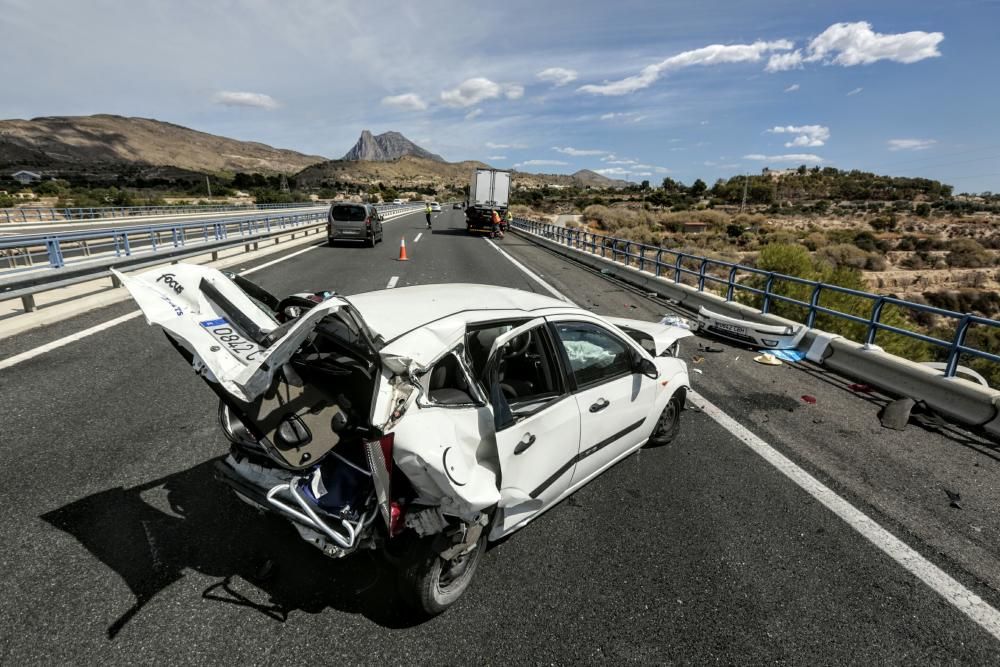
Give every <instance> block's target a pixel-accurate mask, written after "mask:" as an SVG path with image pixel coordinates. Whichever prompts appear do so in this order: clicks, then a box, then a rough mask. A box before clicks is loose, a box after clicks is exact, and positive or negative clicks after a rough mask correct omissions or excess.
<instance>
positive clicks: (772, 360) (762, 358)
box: [753, 352, 781, 366]
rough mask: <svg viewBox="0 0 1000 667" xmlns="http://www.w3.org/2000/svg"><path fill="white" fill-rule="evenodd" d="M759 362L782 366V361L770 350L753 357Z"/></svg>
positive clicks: (766, 364)
mask: <svg viewBox="0 0 1000 667" xmlns="http://www.w3.org/2000/svg"><path fill="white" fill-rule="evenodd" d="M753 360H754V361H756V362H757V363H758V364H764V365H765V366H780V365H781V362H780V361H778V359H777V358H776V357H775V356H774V355H773V354H771V353H770V352H765V353H764V354H760V355H757V356H756V357H754V358H753Z"/></svg>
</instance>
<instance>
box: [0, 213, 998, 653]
mask: <svg viewBox="0 0 1000 667" xmlns="http://www.w3.org/2000/svg"><path fill="white" fill-rule="evenodd" d="M461 220H462V218H461V212H459V211H450V210H446V211H445V212H443V213H441V214H438V215H437V216H436V217H435V223H434V229H433V230H432V231H430V232H428V230H426V229H424V228H423V227H424V223H423V216H422V215H412V216H406V217H403V218H400V219H398V220H395V221H392V222H388V223H386V225H385V242H384V243H383V244H380V245H379V246H377V247H376V248H375V249H367V248H361V247H348V246H344V247H333V248H330V247H326V246H319V247H316V248H314V249H312V250H308V251H306V252H304V253H301V254H299V255H297V256H296V257H294V258H292V259H289V260H288V261H287V262H282V263H278V264H274V265H272V266H269V267H267V268H264V269H262V270H260V271H257V272H255V273H254V274H253V276H252V277H253V279H254V280H256V281H258V282H260V283H261V284H262V285H263V286H265V287H266V288H268V289H270V290H272V291H274V292H278V293H280V292H295V291H307V290H318V289H331V288H332V289H335V290H337V291H338V292H341V293H344V294H351V293H357V292H362V291H367V290H372V289H381V288H384V287H385V286H386V285H387V283H388V282H389V281H390V279H392V278H393V277H396V278H397V280H398V282H397V285H399V286H404V285H411V284H420V283H437V282H480V283H489V284H497V285H505V286H509V287H516V288H521V289H528V290H532V291H543V288H542V287H541V286H540V285H539V284H538V283H537V282H535V281H534V280H533V279H531V278H530V277H528V276H527V275H526V274H524V273H523V272H521V271H519V270H518V269H517V268H515V267H514V265H513V264H512V263H511V262H510V261H509V260H508V259H506V258H505V257H503V256H502V255H501V254H500V253H498V252H497V251H496V250H495V249H494V247H492V246H491V245H490V244H489V243H488V242H487V241H485V240H484V239H482V238H477V237H470V236H467V235H466V234H465V232H464V228H463V227H462V223H461ZM418 234H419V235H420V239H419V241H418V240H416V237H417V235H418ZM404 236H405V238H406V242H407V251H408V254H409V257H410V261H408V262H398V261H396V257H397V255H398V251H399V243H400V238H401V237H404ZM499 245H500V246H501V247H502V248H503V249H504V250H505V251H507V252H509V253H510V254H511V255H513V256H514V257H516V258H518V259H519V261H521V262H522V263H524V264H525V265H527V266H529V267H531V268H532V269H534V270H535V271H537V272H538V273H540V274H542V277H543V278H544V279H545V280H546V281H548V282H549V283H551V284H552V285H553V286H554V287H556V288H557V289H558V290H560V291H562V292H563V293H565V294H566V295H567V296H568V297H569V298H571V299H572V300H574V301H576V302H577V303H579V304H581V305H584V306H586V307H589V308H592V309H593V310H595V311H597V312H600V313H609V314H616V315H624V316H631V317H638V318H644V319H654V318H658V317H659V316H662V314H663V313H664V312H665V305H664V304H661V303H657V302H655V301H650V300H648V299H646V298H645V297H643V296H641V295H638V294H636V293H634V292H631V291H629V290H628V289H625V288H624V287H622V286H619V285H615V284H612V283H609V282H607V281H606V280H605V279H603V278H601V277H600V276H599V275H594V274H593V273H591V272H589V271H585V270H583V269H581V268H579V267H577V266H575V265H573V264H571V263H568V262H566V261H565V260H563V259H561V258H558V257H555V256H553V255H551V254H550V253H547V252H545V251H542V250H540V249H538V248H537V247H535V246H532V245H531V244H530V243H528V242H527V241H525V240H523V239H520V238H518V237H516V236H514V235H508V237H507V238H506V239H504V240H503V241H501V242H500V243H499ZM296 250H301V248H299V249H296ZM272 260H273V257H271V258H267V260H266V261H272ZM263 261H264V260H262V261H261V263H263ZM246 268H251V265H247V267H246ZM132 309H133V308H132V306H131V305H130V304H118V305H116V306H112V307H110V308H107V309H104V310H102V311H95V312H92V313H87V314H85V315H83V316H80V317H78V318H73V319H71V320H68V321H65V322H62V323H60V324H58V325H55V326H52V327H47V328H44V329H40V330H37V331H34V332H31V333H30V334H26V335H23V336H18V337H17V338H16V339H7V340H0V359H2V358H6V357H9V356H10V355H12V354H16V353H18V352H22V351H25V350H26V349H30V348H33V347H36V346H38V345H41V344H44V343H46V342H50V341H53V340H56V339H58V338H61V337H63V336H66V335H69V334H72V333H74V332H76V331H80V330H82V329H84V328H86V327H88V326H91V325H93V324H95V323H97V322H100V321H105V320H108V319H111V318H112V317H116V316H118V315H121V314H124V313H127V312H129V311H130V310H132ZM699 343H701V344H703V345H704V344H709V343H710V344H711V345H713V346H718V347H720V348H721V349H722V350H723V351H722V352H699V350H698V345H699ZM684 354H685V356H688V357H689V358H692V357H694V356H699V357H704V359H703V361H701V362H699V363H697V364H695V363H694V362H693V361H692V366H691V367H692V368H697V369H699V370H702V371H703V373H701V374H695V375H693V383H694V385H695V388H696V389H697V391H699V392H700V393H702V394H703V395H704V396H706V397H707V398H708V399H709V400H711V401H712V402H714V403H715V404H716V405H718V406H720V407H721V408H722V409H723V410H725V411H726V412H727V413H728V414H730V415H731V416H732V417H734V418H735V419H737V420H738V421H740V423H742V424H743V425H744V426H746V427H748V428H750V429H751V430H752V431H753V432H754V433H756V434H757V435H758V436H760V437H761V438H763V439H765V440H767V441H768V442H769V443H771V444H772V445H773V446H774V447H776V448H777V449H779V450H780V451H782V452H783V453H785V454H786V455H788V456H789V457H791V458H792V459H793V460H795V461H796V462H798V463H799V464H800V465H802V466H803V467H805V468H806V469H807V470H809V471H810V472H812V473H813V474H815V475H816V476H817V477H818V478H819V479H821V480H822V481H824V482H825V483H827V484H828V485H829V486H831V487H832V488H833V489H834V490H836V491H837V492H838V493H841V494H842V495H843V496H844V497H845V498H847V499H848V500H850V501H851V502H852V503H854V504H855V505H856V506H857V507H859V508H860V509H862V510H863V511H865V512H866V513H868V514H869V516H871V517H872V518H873V519H875V520H876V521H878V522H879V523H881V524H882V525H883V526H884V527H886V528H888V529H889V530H891V531H892V532H894V533H895V534H896V535H897V536H898V537H900V538H901V539H903V540H904V541H905V542H906V543H907V544H909V545H910V546H911V547H913V548H914V549H916V550H918V551H919V552H920V553H921V554H922V555H924V556H925V557H927V558H929V559H931V560H933V561H934V562H935V563H936V564H938V565H939V566H940V567H942V568H943V569H945V570H946V571H947V572H948V573H949V574H951V575H952V576H954V577H955V578H957V579H958V580H959V581H961V582H962V583H963V584H965V585H966V586H968V587H969V588H971V589H972V590H973V591H975V592H976V593H977V594H979V595H981V596H982V597H983V598H985V599H986V600H987V601H989V602H991V603H992V604H993V605H994V606H996V605H997V604H998V600H997V595H996V591H997V589H998V588H1000V586H998V585H997V582H998V581H1000V577H998V573H1000V568H998V567H997V566H996V557H997V556H996V554H997V536H998V526H997V523H998V522H997V519H996V518H995V517H994V516H993V514H992V511H993V510H994V508H995V507H996V506H997V504H996V502H995V500H996V498H995V496H996V494H997V493H998V489H1000V484H998V483H997V482H998V471H997V469H998V468H1000V463H998V461H997V452H996V451H995V450H994V449H993V448H992V447H991V446H990V445H989V444H988V443H984V442H983V441H979V440H977V439H976V437H975V436H974V435H970V434H967V433H963V432H959V431H955V430H954V429H949V428H944V427H933V428H920V427H917V426H911V427H908V429H907V430H906V431H903V432H898V433H897V432H889V431H885V430H883V429H881V428H880V427H879V425H878V421H877V419H876V417H875V414H876V412H877V408H878V404H879V402H880V400H881V399H880V398H879V397H878V396H877V395H869V394H863V393H857V392H852V391H850V390H849V389H847V388H846V385H847V384H848V382H847V381H846V380H844V379H842V378H837V377H833V376H830V375H829V374H826V373H823V372H822V369H821V368H818V367H812V366H807V367H804V368H792V367H790V366H784V367H778V368H771V367H765V366H759V365H757V364H754V363H753V362H752V361H750V357H752V356H753V355H751V354H750V353H749V352H748V351H747V350H742V349H739V348H735V347H732V346H729V345H724V344H723V345H720V344H719V343H718V342H716V341H706V340H701V339H697V338H694V339H688V340H686V341H685V346H684ZM0 373H2V376H0V401H2V403H0V404H2V405H3V406H4V409H3V412H2V415H3V417H2V427H0V452H2V453H3V455H4V465H3V466H2V467H0V502H2V503H3V505H4V508H5V511H4V512H3V513H2V515H0V536H2V538H3V539H2V540H0V564H2V566H3V568H4V576H3V578H2V580H0V596H2V599H3V601H4V602H3V604H2V606H0V663H3V664H25V663H29V664H30V663H39V662H43V661H45V662H74V663H76V662H85V663H98V662H100V663H116V664H117V663H135V662H153V661H158V662H169V663H196V662H197V663H206V662H213V663H215V662H226V663H237V662H250V663H277V662H288V661H296V662H303V661H308V662H321V663H332V662H335V661H338V662H346V663H349V664H357V663H364V664H372V663H391V664H403V663H418V664H426V663H438V664H441V663H448V664H451V663H462V664H469V663H514V664H521V663H576V662H597V661H607V662H642V663H699V664H701V663H708V662H719V663H730V664H732V663H739V664H756V663H764V662H768V663H774V662H779V663H793V664H803V663H808V664H843V663H864V664H907V665H910V664H924V663H938V662H951V663H953V662H958V663H965V664H997V663H998V662H1000V643H998V642H997V641H996V640H994V639H993V638H992V637H991V636H990V635H989V634H987V633H986V632H985V631H984V630H982V629H981V628H980V627H979V626H978V625H976V624H975V623H973V622H972V621H971V620H969V619H968V618H967V617H966V616H964V615H963V614H962V613H961V612H959V611H958V610H957V609H955V608H954V607H953V606H951V605H949V604H948V603H947V602H945V601H944V599H943V598H941V597H940V596H939V595H938V594H937V593H935V592H934V591H932V590H931V589H930V588H928V587H927V586H925V585H924V584H922V583H921V582H920V581H919V580H917V579H916V578H915V577H914V576H913V575H912V574H910V573H909V572H907V571H906V570H904V569H903V568H902V567H900V566H899V565H897V564H896V563H895V562H894V561H892V560H890V559H889V558H888V557H887V556H885V555H884V554H883V553H882V552H881V551H878V550H877V549H876V548H875V547H873V546H872V545H871V544H870V543H869V542H867V541H866V540H865V539H864V538H863V537H861V536H860V535H859V534H858V533H857V532H855V531H854V530H853V529H852V528H850V527H849V526H848V525H847V524H845V523H844V522H843V521H841V520H840V519H839V518H837V517H836V516H835V515H834V514H832V513H831V512H830V511H828V510H827V509H826V508H824V507H823V506H822V505H820V504H819V503H818V502H817V501H815V500H814V499H813V498H812V497H810V496H809V495H807V494H806V493H805V492H803V491H802V490H801V489H800V488H799V487H797V486H795V485H794V484H792V483H791V482H790V481H788V480H787V479H786V478H785V477H783V476H782V475H780V474H779V473H778V472H777V471H776V470H775V469H774V468H772V467H771V466H770V465H769V464H768V463H766V462H765V461H764V460H763V459H762V458H760V457H759V456H757V455H756V454H755V453H753V452H752V451H751V450H750V449H748V448H747V447H746V446H744V445H743V444H742V443H741V442H740V441H739V440H737V438H735V437H734V436H733V435H732V434H731V433H730V432H728V431H727V430H725V429H723V428H722V427H721V426H719V425H718V424H717V423H716V422H715V421H713V420H712V419H710V418H709V417H708V416H707V415H705V414H703V413H701V412H696V411H691V410H689V411H686V412H685V414H684V415H683V428H682V434H681V436H680V437H679V438H678V439H677V440H676V441H675V442H674V443H673V444H671V445H669V446H666V447H661V448H656V449H647V450H643V451H641V452H640V453H639V454H637V455H635V456H633V457H630V458H629V459H627V460H625V461H624V462H622V463H621V464H619V465H618V466H616V467H615V468H614V469H612V470H611V471H609V472H607V473H605V474H604V475H602V476H601V477H600V478H598V479H597V480H596V481H595V482H593V483H592V484H590V485H589V486H587V487H586V488H584V489H583V490H581V491H580V492H578V493H577V494H575V495H574V496H573V497H572V498H570V499H569V500H568V501H566V502H564V503H563V504H562V505H561V506H559V507H557V508H555V509H554V510H552V511H551V512H549V513H547V514H546V515H545V516H544V517H543V518H541V519H539V520H538V521H536V522H535V523H533V524H532V525H531V526H529V527H528V528H527V529H525V530H523V531H521V532H519V533H517V534H516V535H515V536H513V537H512V538H511V539H509V540H506V541H504V542H503V543H501V544H500V545H498V546H496V547H495V548H492V549H491V550H490V551H489V552H488V553H487V554H486V556H485V558H484V559H483V562H482V564H481V568H480V571H479V572H478V574H477V576H476V580H475V581H474V582H473V585H472V588H471V589H470V590H469V591H468V592H467V594H466V595H465V596H464V598H463V599H462V600H461V601H460V602H459V603H458V604H457V605H456V606H455V607H454V608H453V609H451V610H450V611H449V612H448V613H446V614H444V615H442V616H440V617H438V618H435V619H433V620H431V621H428V622H423V623H416V622H415V621H414V619H412V618H410V617H408V616H407V615H406V614H404V613H403V612H402V611H401V610H400V608H399V606H398V605H397V604H395V602H394V600H393V596H392V592H391V589H392V586H391V576H390V574H389V573H388V572H387V571H386V570H385V569H384V567H383V566H381V565H379V564H378V563H376V562H375V561H373V560H372V559H370V558H368V557H366V556H364V555H361V556H359V557H355V558H351V559H347V560H344V561H330V560H328V559H326V558H325V557H324V556H322V554H320V553H319V552H318V551H317V550H316V549H314V548H312V547H310V546H309V545H307V544H305V543H303V542H301V541H300V540H299V539H298V538H297V536H296V535H295V533H294V531H293V529H291V528H290V527H288V526H286V525H284V524H283V523H282V522H280V521H276V520H272V519H262V518H260V517H258V516H257V514H256V513H255V512H254V511H252V510H251V509H249V508H248V507H246V506H245V505H243V504H242V503H240V502H239V501H237V500H235V499H234V498H233V497H232V496H231V495H230V493H229V492H228V491H227V490H226V489H225V488H224V487H222V486H221V485H220V484H218V483H216V482H213V480H212V478H211V474H210V467H211V464H212V462H213V461H214V460H215V459H216V458H217V457H219V456H221V455H222V454H224V452H225V451H226V445H225V443H224V439H223V437H222V436H221V434H220V433H219V431H218V428H217V427H216V420H215V405H216V404H215V399H214V397H213V395H212V394H211V392H210V391H209V390H208V389H207V388H205V387H204V385H203V384H202V383H201V381H200V380H198V379H197V378H196V377H195V376H194V375H193V374H192V373H191V372H190V370H189V369H188V368H186V367H185V364H184V363H183V361H182V360H181V359H180V357H179V356H178V355H176V353H175V352H174V351H173V350H172V349H171V348H170V347H169V345H168V344H167V342H166V341H165V340H164V339H163V337H162V335H160V333H159V332H157V331H156V330H154V329H151V328H149V327H147V326H146V325H145V323H144V322H143V321H142V320H141V318H140V319H134V320H130V321H128V322H125V323H124V324H121V325H119V326H117V327H114V328H112V329H108V330H106V331H104V332H102V333H101V334H98V335H95V336H92V337H89V338H85V339H83V340H80V341H77V342H75V343H72V344H70V345H67V346H65V347H61V348H59V349H56V350H53V351H51V352H49V353H46V354H44V355H41V356H38V357H35V358H33V359H31V360H29V361H25V362H23V363H22V364H19V365H17V366H15V367H12V368H9V369H6V370H4V371H0ZM803 395H810V396H813V397H815V398H816V399H817V400H816V403H815V404H809V403H805V402H804V401H803V400H802V399H801V396H803ZM945 487H947V488H955V489H961V491H962V497H963V501H962V509H957V508H954V507H950V506H949V504H948V499H947V497H946V496H944V494H943V491H942V489H943V488H945ZM267 560H273V561H274V563H275V564H276V567H275V569H274V571H273V574H272V575H271V576H269V577H263V578H262V577H261V576H259V575H260V567H261V564H262V563H264V562H265V561H267Z"/></svg>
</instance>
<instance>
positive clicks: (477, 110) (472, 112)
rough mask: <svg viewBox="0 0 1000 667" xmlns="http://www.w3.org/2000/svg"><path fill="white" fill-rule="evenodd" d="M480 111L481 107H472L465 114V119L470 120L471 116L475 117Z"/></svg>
mask: <svg viewBox="0 0 1000 667" xmlns="http://www.w3.org/2000/svg"><path fill="white" fill-rule="evenodd" d="M481 113H483V110H482V109H473V110H472V111H470V112H469V113H467V114H465V120H472V119H473V118H475V117H477V116H478V115H479V114H481Z"/></svg>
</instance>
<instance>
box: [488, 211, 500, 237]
mask: <svg viewBox="0 0 1000 667" xmlns="http://www.w3.org/2000/svg"><path fill="white" fill-rule="evenodd" d="M490 219H491V221H492V222H493V237H494V238H503V223H502V221H501V220H500V214H499V213H497V210H496V209H493V210H492V211H491V212H490Z"/></svg>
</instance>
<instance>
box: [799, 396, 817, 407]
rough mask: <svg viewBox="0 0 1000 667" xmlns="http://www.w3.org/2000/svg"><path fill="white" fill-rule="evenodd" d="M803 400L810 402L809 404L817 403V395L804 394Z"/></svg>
mask: <svg viewBox="0 0 1000 667" xmlns="http://www.w3.org/2000/svg"><path fill="white" fill-rule="evenodd" d="M802 402H803V403H808V404H809V405H815V404H816V397H815V396H810V395H809V394H802Z"/></svg>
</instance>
